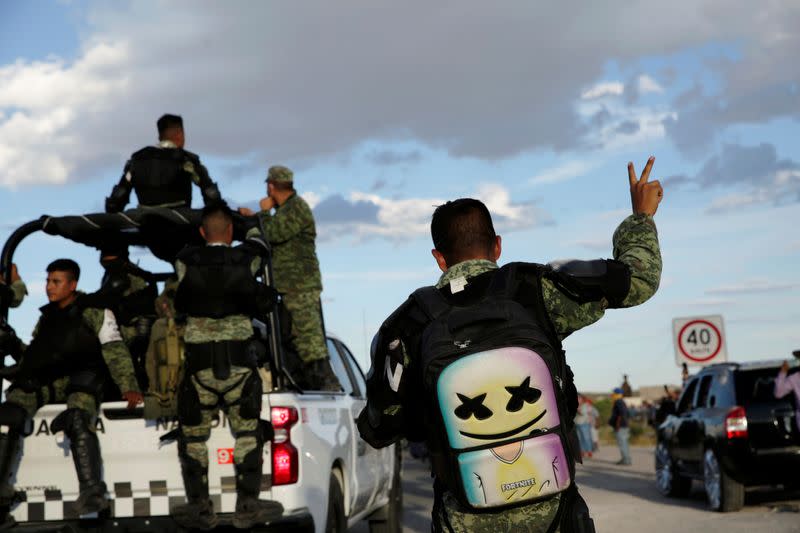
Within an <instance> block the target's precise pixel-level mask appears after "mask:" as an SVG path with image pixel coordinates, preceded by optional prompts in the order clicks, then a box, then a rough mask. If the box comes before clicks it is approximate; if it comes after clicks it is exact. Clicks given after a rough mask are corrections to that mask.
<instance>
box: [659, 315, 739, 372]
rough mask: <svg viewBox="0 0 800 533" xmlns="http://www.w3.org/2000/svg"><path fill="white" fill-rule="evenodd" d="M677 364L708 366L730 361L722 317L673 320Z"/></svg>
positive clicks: (712, 316)
mask: <svg viewBox="0 0 800 533" xmlns="http://www.w3.org/2000/svg"><path fill="white" fill-rule="evenodd" d="M672 336H673V341H674V343H675V362H676V363H677V364H678V366H681V365H682V364H683V363H686V364H687V365H700V366H706V365H710V364H712V363H722V362H725V361H727V360H728V351H727V349H726V348H725V328H724V327H723V324H722V316H721V315H711V316H702V317H687V318H675V319H673V320H672Z"/></svg>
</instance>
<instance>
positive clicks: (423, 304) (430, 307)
mask: <svg viewBox="0 0 800 533" xmlns="http://www.w3.org/2000/svg"><path fill="white" fill-rule="evenodd" d="M411 297H412V298H413V299H414V301H415V302H417V305H418V306H419V308H420V309H421V310H422V312H423V313H425V315H426V316H427V317H428V319H429V320H430V321H434V320H436V319H437V318H439V317H440V316H442V315H443V314H445V313H447V312H448V311H449V310H450V309H451V306H450V303H448V301H447V300H446V299H445V297H444V295H443V294H442V292H441V291H440V290H439V289H437V288H436V287H433V286H429V287H421V288H419V289H417V290H415V291H414V292H413V293H412V294H411Z"/></svg>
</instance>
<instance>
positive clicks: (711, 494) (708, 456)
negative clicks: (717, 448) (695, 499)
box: [703, 449, 744, 513]
mask: <svg viewBox="0 0 800 533" xmlns="http://www.w3.org/2000/svg"><path fill="white" fill-rule="evenodd" d="M703 485H704V487H705V489H706V497H707V498H708V506H709V508H710V509H711V510H712V511H719V512H721V513H729V512H731V511H738V510H739V509H741V508H742V507H743V506H744V485H742V484H741V483H739V482H738V481H736V480H735V479H733V478H731V477H730V476H729V475H728V474H726V473H725V471H724V470H723V469H722V467H721V466H720V464H719V460H718V459H717V454H715V453H714V450H710V449H709V450H706V453H705V455H704V456H703Z"/></svg>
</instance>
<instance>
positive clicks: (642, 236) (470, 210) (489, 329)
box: [358, 158, 663, 533]
mask: <svg viewBox="0 0 800 533" xmlns="http://www.w3.org/2000/svg"><path fill="white" fill-rule="evenodd" d="M653 161H654V159H653V158H650V159H649V160H648V162H647V165H646V167H645V169H644V171H643V172H642V175H641V177H639V178H637V177H636V174H635V171H634V168H633V164H632V163H630V164H629V165H628V175H629V185H630V194H631V201H632V207H633V214H632V215H631V216H629V217H628V218H626V219H625V220H624V221H623V222H622V223H621V224H620V226H619V227H618V228H617V230H616V231H615V233H614V239H613V245H614V251H613V253H614V259H613V260H594V261H569V262H565V263H561V264H560V265H558V266H552V265H539V264H533V263H511V264H508V265H504V266H502V267H499V266H498V264H497V261H498V259H499V258H500V252H501V240H500V237H499V236H497V235H496V234H495V232H494V227H493V224H492V220H491V216H490V215H489V212H488V210H487V209H486V206H485V205H484V204H483V203H481V202H479V201H478V200H473V199H460V200H455V201H452V202H447V203H446V204H444V205H441V206H439V207H438V208H437V209H436V211H435V212H434V214H433V219H432V221H431V236H432V238H433V244H434V249H433V250H432V253H433V257H434V259H435V260H436V263H437V265H438V266H439V267H440V269H441V270H442V272H443V274H442V276H441V277H440V278H439V280H438V282H437V283H436V285H435V286H434V287H423V288H422V289H418V290H417V291H416V292H415V293H414V294H412V296H411V297H410V298H409V299H408V300H407V301H406V302H405V303H404V304H403V305H401V306H400V307H399V308H398V309H397V310H396V311H395V312H394V313H393V314H392V315H391V316H390V317H389V318H388V319H387V320H386V321H385V322H384V323H383V325H382V326H381V328H380V330H379V332H378V334H377V335H376V337H375V339H374V340H373V343H372V367H371V369H370V372H369V375H368V377H367V406H366V407H365V408H364V410H363V411H362V412H361V414H360V415H359V417H358V428H359V431H360V433H361V435H362V437H363V438H364V439H365V440H366V441H367V442H369V443H370V444H371V445H373V446H375V447H383V446H388V445H389V444H392V443H394V442H397V441H398V440H399V439H400V438H403V437H406V438H408V439H409V440H425V441H426V442H427V444H428V448H429V450H430V454H431V465H432V470H433V476H434V506H433V513H432V531H434V532H440V531H448V532H470V533H482V532H495V531H523V532H524V531H527V532H541V533H544V532H547V531H561V533H569V532H591V531H594V525H593V522H592V520H591V518H590V517H589V511H588V507H587V506H586V503H585V502H584V501H583V499H582V498H581V497H580V495H579V494H578V491H577V488H576V486H575V483H574V463H575V461H579V460H580V452H579V448H578V447H577V439H576V438H575V430H574V426H573V424H572V420H573V419H574V415H575V410H576V408H577V391H576V390H575V387H574V385H573V383H572V372H571V371H570V369H569V366H568V365H566V359H565V358H564V355H563V351H562V350H561V341H562V340H563V339H564V338H566V337H567V336H568V335H570V334H571V333H573V332H575V331H577V330H578V329H581V328H583V327H585V326H588V325H590V324H592V323H594V322H596V321H597V320H599V319H600V318H601V317H602V316H603V315H604V313H605V311H606V309H609V308H623V307H631V306H635V305H639V304H642V303H644V302H645V301H646V300H648V299H649V298H650V297H651V296H652V295H653V294H654V293H655V292H656V289H657V288H658V285H659V280H660V276H661V254H660V251H659V246H658V237H657V233H656V226H655V223H654V221H653V215H654V214H655V213H656V210H657V208H658V205H659V202H660V201H661V198H662V196H663V191H662V188H661V185H660V184H659V183H658V181H653V182H650V181H649V175H650V171H651V169H652V166H653ZM511 325H513V326H514V327H513V328H510V326H511ZM551 378H552V379H551ZM515 417H522V418H521V419H517V418H515ZM492 445H494V446H492ZM520 458H522V459H521V460H520ZM551 463H552V464H551Z"/></svg>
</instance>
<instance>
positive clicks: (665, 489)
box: [656, 442, 692, 498]
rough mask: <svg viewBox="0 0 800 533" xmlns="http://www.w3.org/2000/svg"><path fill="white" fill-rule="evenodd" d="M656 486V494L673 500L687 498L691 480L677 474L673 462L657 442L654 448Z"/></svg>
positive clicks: (665, 449) (664, 447) (664, 448)
mask: <svg viewBox="0 0 800 533" xmlns="http://www.w3.org/2000/svg"><path fill="white" fill-rule="evenodd" d="M656 486H657V487H658V492H660V493H661V494H663V495H664V496H671V497H673V498H682V497H685V496H688V495H689V491H690V490H691V488H692V480H691V478H688V477H686V476H682V475H680V474H679V473H678V469H677V468H676V467H675V461H673V460H672V456H671V455H670V453H669V449H668V448H667V445H666V444H664V443H663V442H659V443H658V446H657V447H656Z"/></svg>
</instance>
